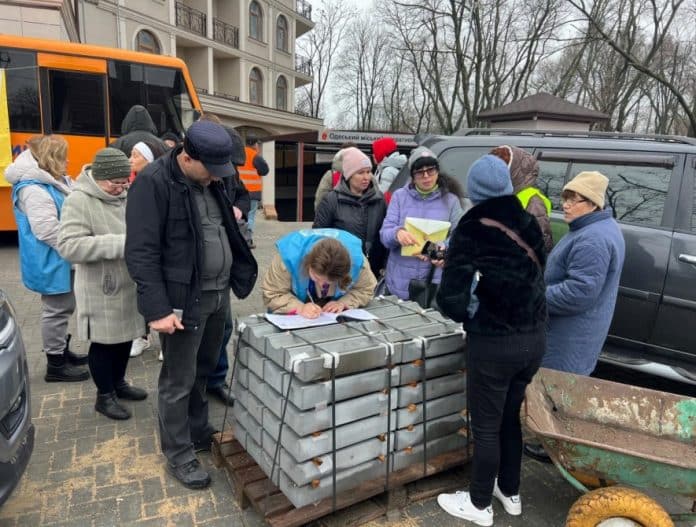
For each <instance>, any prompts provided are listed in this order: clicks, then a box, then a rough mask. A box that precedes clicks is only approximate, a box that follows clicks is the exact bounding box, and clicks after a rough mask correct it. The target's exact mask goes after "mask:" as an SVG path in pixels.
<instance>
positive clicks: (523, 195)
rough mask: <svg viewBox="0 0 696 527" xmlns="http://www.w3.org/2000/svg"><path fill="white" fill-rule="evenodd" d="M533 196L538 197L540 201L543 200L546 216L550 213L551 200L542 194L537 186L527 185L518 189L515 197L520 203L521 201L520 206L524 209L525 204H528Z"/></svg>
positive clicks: (525, 207)
mask: <svg viewBox="0 0 696 527" xmlns="http://www.w3.org/2000/svg"><path fill="white" fill-rule="evenodd" d="M534 196H537V197H539V199H541V201H543V202H544V206H545V207H546V214H547V215H548V216H550V215H551V200H550V199H549V198H547V197H546V196H544V194H543V193H542V192H541V190H539V189H538V188H535V187H527V188H525V189H522V190H520V191H519V192H518V193H517V199H519V200H520V203H522V208H524V210H527V205H529V200H530V199H532V198H533V197H534Z"/></svg>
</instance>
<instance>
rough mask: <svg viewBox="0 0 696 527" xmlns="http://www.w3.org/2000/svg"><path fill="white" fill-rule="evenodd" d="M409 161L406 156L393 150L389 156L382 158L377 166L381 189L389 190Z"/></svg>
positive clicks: (376, 175)
mask: <svg viewBox="0 0 696 527" xmlns="http://www.w3.org/2000/svg"><path fill="white" fill-rule="evenodd" d="M407 162H408V159H406V156H405V155H403V154H400V153H399V152H392V153H391V154H389V155H388V156H387V157H385V158H384V159H382V162H381V163H380V164H379V165H378V166H377V171H376V172H375V177H376V178H377V181H379V190H381V191H382V192H383V193H384V192H387V191H388V190H389V187H391V184H392V183H393V181H394V180H395V179H396V176H397V175H398V173H399V172H400V171H401V169H402V168H403V167H404V165H405V164H406V163H407Z"/></svg>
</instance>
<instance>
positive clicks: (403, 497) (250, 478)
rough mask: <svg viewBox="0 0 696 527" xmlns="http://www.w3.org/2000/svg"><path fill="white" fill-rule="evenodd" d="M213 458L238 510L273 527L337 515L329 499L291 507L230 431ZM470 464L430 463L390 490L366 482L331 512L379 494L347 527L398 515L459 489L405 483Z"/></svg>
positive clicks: (453, 458)
mask: <svg viewBox="0 0 696 527" xmlns="http://www.w3.org/2000/svg"><path fill="white" fill-rule="evenodd" d="M212 453H213V462H214V463H215V466H216V467H218V468H220V467H222V468H224V469H225V471H226V473H227V478H228V480H229V482H230V485H231V487H232V491H233V494H234V496H235V498H236V499H237V503H239V506H240V507H241V508H242V509H246V508H247V507H249V506H250V505H251V506H252V507H253V508H254V510H256V512H257V513H258V514H259V515H260V516H261V517H262V518H263V519H264V520H265V521H266V523H267V524H268V525H270V526H271V527H299V526H301V525H306V524H308V523H310V522H313V521H315V520H318V519H320V518H322V517H324V516H327V515H329V514H331V513H332V512H335V511H334V508H333V506H334V503H333V499H332V498H326V499H324V500H321V501H319V502H318V503H315V504H311V505H307V506H305V507H302V508H299V509H298V508H296V507H294V506H293V505H292V503H290V501H289V500H288V499H287V498H286V497H285V495H284V494H283V493H282V492H281V491H280V489H279V488H278V487H276V486H275V485H273V484H272V483H271V482H270V480H269V479H268V477H267V476H266V474H265V473H264V472H263V470H261V467H259V466H258V464H257V463H256V461H254V459H253V458H252V457H251V456H250V455H249V454H248V453H247V452H246V450H244V447H242V445H241V444H240V443H239V442H238V441H237V440H236V439H235V438H234V434H233V433H232V431H229V430H228V431H225V432H224V434H223V435H222V436H221V435H220V434H216V435H215V436H214V438H213V445H212ZM469 459H471V449H468V451H467V449H463V450H461V451H457V452H449V453H447V454H443V455H440V456H437V457H434V458H432V459H429V460H428V463H427V469H426V472H425V474H424V473H423V464H422V463H418V464H416V465H412V466H410V467H407V468H405V469H403V470H399V471H397V472H392V473H391V475H390V476H389V488H388V489H385V486H384V485H385V478H378V479H376V480H371V481H365V482H363V483H361V484H360V485H358V486H357V487H355V488H353V489H351V490H350V491H347V492H345V493H342V494H339V495H338V496H336V509H335V510H341V509H345V508H346V507H350V506H351V505H355V504H358V503H361V502H364V501H366V500H368V499H370V498H373V497H375V496H378V495H380V494H386V499H381V500H379V503H378V504H376V507H372V508H371V509H369V510H368V511H367V512H363V513H361V514H362V515H360V514H359V518H358V519H357V520H355V519H354V520H353V521H352V522H351V524H352V525H360V524H361V523H364V522H366V521H370V520H374V519H375V518H377V517H379V516H382V515H384V514H387V515H390V513H391V512H393V511H398V510H400V509H401V508H403V507H405V506H406V505H408V504H409V503H413V502H414V501H418V500H422V499H426V498H429V497H432V496H434V495H436V494H438V493H440V492H446V491H448V490H452V488H454V487H457V486H460V485H461V480H459V478H456V479H453V478H449V479H448V478H444V479H442V481H432V484H426V485H419V487H418V488H417V489H415V492H412V493H409V492H408V490H407V488H406V485H407V484H408V483H411V482H415V481H417V480H423V478H428V477H429V476H433V475H435V474H439V473H441V472H443V471H445V470H449V469H452V468H455V467H459V466H461V465H463V464H464V463H466V462H467V461H468V460H469ZM430 479H434V478H430ZM383 498H384V497H383Z"/></svg>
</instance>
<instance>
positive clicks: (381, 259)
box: [312, 178, 388, 277]
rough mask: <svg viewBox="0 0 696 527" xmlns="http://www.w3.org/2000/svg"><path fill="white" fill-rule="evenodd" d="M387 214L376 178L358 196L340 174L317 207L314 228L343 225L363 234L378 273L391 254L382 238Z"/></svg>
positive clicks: (353, 232)
mask: <svg viewBox="0 0 696 527" xmlns="http://www.w3.org/2000/svg"><path fill="white" fill-rule="evenodd" d="M386 214H387V203H386V201H384V195H383V194H382V192H381V191H380V190H379V188H377V185H375V183H374V181H373V182H372V183H370V186H369V187H368V188H367V190H366V191H365V193H364V194H363V195H361V196H357V195H355V194H353V193H352V192H351V191H350V187H349V186H348V183H347V182H346V180H345V179H343V178H341V181H339V183H338V185H336V188H334V189H333V190H332V191H331V192H329V193H328V194H327V195H326V196H324V199H323V200H322V202H321V204H320V205H319V208H318V209H317V210H316V211H315V213H314V223H313V225H312V228H314V229H322V228H334V229H342V230H344V231H348V232H349V233H351V234H354V235H355V236H357V237H358V238H360V239H361V240H362V242H363V252H364V253H365V254H366V255H367V259H368V261H369V262H370V269H371V270H372V272H373V273H374V275H375V276H377V277H379V275H380V271H381V270H382V269H384V266H385V265H386V263H387V255H388V252H387V250H386V249H385V247H384V245H382V241H381V240H380V238H379V230H380V229H381V228H382V223H383V222H384V216H385V215H386Z"/></svg>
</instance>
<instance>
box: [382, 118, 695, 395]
mask: <svg viewBox="0 0 696 527" xmlns="http://www.w3.org/2000/svg"><path fill="white" fill-rule="evenodd" d="M422 144H423V145H425V146H427V147H429V148H430V149H432V150H433V152H435V154H437V156H438V158H439V160H440V166H441V169H442V170H443V171H445V172H447V173H448V174H449V175H451V176H454V177H456V179H457V180H458V181H459V182H460V183H461V184H462V185H463V188H464V189H466V175H467V172H468V170H469V166H470V165H471V164H472V163H473V162H474V161H475V160H476V159H478V158H479V157H480V156H482V155H484V154H486V153H488V152H489V151H490V150H491V149H492V148H494V147H496V146H499V145H503V144H508V145H513V146H518V147H520V148H523V149H525V150H527V151H528V152H530V153H532V154H534V155H535V156H536V158H537V159H538V160H539V179H538V180H537V186H538V187H539V188H540V189H541V190H542V191H543V192H544V193H545V194H546V195H547V196H548V197H549V199H550V200H551V201H552V203H553V211H554V212H553V213H552V221H553V228H554V238H555V239H556V240H557V239H558V237H560V236H562V235H563V233H564V232H566V231H567V226H566V225H565V223H564V222H563V214H562V209H561V201H560V198H561V189H562V188H563V185H564V184H565V183H566V182H567V181H569V180H570V179H571V178H572V177H573V176H575V175H576V174H577V173H578V172H582V171H583V170H598V171H599V172H601V173H602V174H604V175H605V176H607V177H608V178H609V188H608V190H607V204H608V205H609V206H611V207H612V209H613V210H614V217H615V218H616V219H617V221H618V222H619V223H620V225H621V230H622V232H623V235H624V238H625V240H626V261H625V264H624V269H623V273H622V275H621V285H620V287H619V296H618V300H617V304H616V310H615V312H614V318H613V320H612V324H611V329H610V330H609V337H608V338H607V341H606V344H605V349H604V352H603V353H602V356H601V360H603V361H605V362H610V363H614V364H618V365H621V366H625V367H629V368H633V369H637V370H642V371H646V372H648V373H651V374H653V375H658V376H661V377H666V378H671V379H676V380H679V381H682V382H687V383H690V384H696V191H695V185H696V177H695V173H696V139H692V138H688V137H676V136H646V135H635V134H622V133H602V132H559V131H539V130H530V131H525V130H496V129H465V130H461V131H460V132H458V133H457V134H455V135H453V136H430V137H428V138H426V139H425V140H423V141H422ZM408 179H409V176H408V172H407V168H405V169H404V170H402V171H401V173H400V174H399V176H398V177H397V179H396V180H395V182H394V184H393V185H392V188H391V190H392V191H394V190H395V189H397V188H399V187H401V186H403V185H404V184H405V183H406V182H407V181H408ZM692 324H693V325H692Z"/></svg>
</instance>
